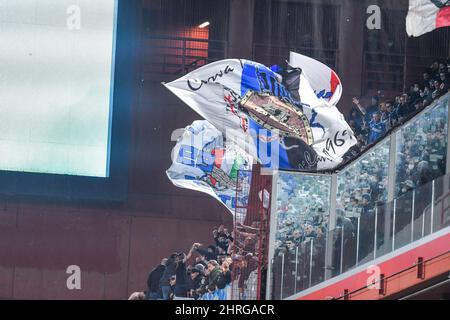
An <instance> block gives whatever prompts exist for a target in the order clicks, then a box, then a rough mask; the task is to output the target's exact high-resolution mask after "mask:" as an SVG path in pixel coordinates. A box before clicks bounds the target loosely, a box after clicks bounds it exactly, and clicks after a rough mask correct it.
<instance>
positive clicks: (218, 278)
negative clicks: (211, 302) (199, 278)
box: [208, 260, 223, 293]
mask: <svg viewBox="0 0 450 320" xmlns="http://www.w3.org/2000/svg"><path fill="white" fill-rule="evenodd" d="M208 270H209V276H208V278H209V279H208V291H209V292H211V293H212V292H214V291H216V290H217V289H218V288H219V286H220V285H221V284H222V283H223V279H222V277H223V272H222V269H221V268H220V266H219V264H218V263H217V261H216V260H210V261H209V262H208Z"/></svg>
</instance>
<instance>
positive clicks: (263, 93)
mask: <svg viewBox="0 0 450 320" xmlns="http://www.w3.org/2000/svg"><path fill="white" fill-rule="evenodd" d="M274 70H276V71H277V72H275V71H274ZM164 85H165V86H166V87H167V88H168V89H169V90H170V91H171V92H173V93H174V94H175V95H176V96H178V97H179V98H180V99H181V100H182V101H183V102H185V103H186V104H187V105H188V106H189V107H191V108H192V109H193V110H194V111H196V112H197V113H198V114H199V115H200V116H201V117H202V118H204V119H205V120H206V121H196V122H194V123H193V124H192V125H191V126H189V127H187V128H186V130H185V133H184V134H183V136H182V137H181V138H180V140H179V141H178V143H177V145H176V146H175V148H174V151H173V159H172V160H173V165H172V166H171V167H170V169H169V170H168V171H167V174H168V177H169V179H170V180H171V181H172V182H173V183H174V184H175V185H176V186H179V187H183V188H187V189H193V190H197V191H201V192H204V193H207V194H210V195H211V196H213V197H215V198H216V199H218V200H220V201H221V202H222V203H223V204H225V205H226V206H227V208H228V209H229V210H230V211H231V212H233V213H234V211H235V206H236V204H238V207H241V205H240V204H239V203H241V204H244V203H245V201H246V200H247V199H245V196H246V195H245V192H244V193H243V198H242V199H236V194H237V193H236V191H239V190H236V188H237V185H236V180H237V178H238V177H237V176H236V173H235V172H236V170H251V165H252V162H253V160H255V161H258V162H259V163H260V164H261V165H262V166H263V167H266V168H269V169H273V170H277V169H287V170H298V171H306V172H317V171H320V170H327V169H332V168H334V167H336V166H337V165H338V164H340V162H341V161H342V156H343V155H344V154H345V153H346V152H347V151H348V149H349V148H350V147H352V146H353V145H354V144H355V143H356V139H355V137H354V134H353V132H352V130H351V129H350V127H349V125H348V124H347V122H346V121H345V119H344V117H343V115H342V114H341V113H340V112H339V111H338V109H337V108H336V103H337V102H338V101H339V99H340V97H341V95H342V84H341V81H340V80H339V77H338V76H337V74H336V73H335V72H334V71H333V70H331V69H330V68H329V67H327V66H325V65H324V64H322V63H320V62H318V61H316V60H314V59H311V58H309V57H306V56H303V55H300V54H296V53H291V56H290V63H289V64H288V66H287V67H286V68H284V69H281V70H279V68H268V67H266V66H264V65H262V64H259V63H256V62H253V61H249V60H241V59H229V60H222V61H217V62H214V63H211V64H208V65H206V66H203V67H201V68H199V69H197V70H195V71H193V72H191V73H189V74H187V75H185V76H183V77H181V78H179V79H177V80H175V81H172V82H170V83H167V84H164ZM205 156H206V159H207V160H209V161H207V162H208V163H207V164H206V163H205V159H204V157H205ZM225 160H226V161H225ZM248 180H249V179H247V182H248V183H249V181H248ZM248 189H249V188H248ZM238 194H239V192H238ZM244 213H245V212H244Z"/></svg>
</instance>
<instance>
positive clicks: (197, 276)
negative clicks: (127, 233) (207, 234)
mask: <svg viewBox="0 0 450 320" xmlns="http://www.w3.org/2000/svg"><path fill="white" fill-rule="evenodd" d="M258 233H259V226H258V223H253V224H252V225H251V226H245V225H243V224H241V223H237V225H236V226H235V231H233V232H229V231H228V230H227V228H225V227H224V226H223V225H221V226H219V227H218V228H215V229H214V230H213V232H212V234H213V238H214V244H211V245H209V246H207V247H205V246H203V245H202V244H201V243H194V244H193V245H192V246H191V248H190V250H189V251H188V253H187V254H186V253H184V252H174V253H172V254H171V255H170V256H169V257H167V258H164V259H162V260H161V262H160V264H158V265H157V266H156V267H155V268H154V269H153V270H151V272H150V274H149V276H148V280H147V290H145V291H144V292H135V293H133V294H132V295H131V296H130V298H129V299H131V300H230V299H239V298H245V299H252V298H253V299H254V298H255V296H256V277H257V274H256V272H257V269H258V254H257V253H258V246H259V245H260V244H259V243H260V242H259V240H258V238H259V237H258V236H257V235H258ZM235 235H236V236H235ZM232 281H234V284H233V286H234V287H235V288H233V289H235V292H232V288H231V287H232Z"/></svg>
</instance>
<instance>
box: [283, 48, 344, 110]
mask: <svg viewBox="0 0 450 320" xmlns="http://www.w3.org/2000/svg"><path fill="white" fill-rule="evenodd" d="M289 62H290V65H291V66H293V67H297V68H301V69H302V71H303V74H304V75H305V78H306V79H307V80H308V82H309V84H310V85H311V88H312V89H313V90H314V92H315V93H316V95H317V97H318V98H320V99H325V100H326V101H328V102H329V103H330V104H331V105H336V104H337V103H338V102H339V100H340V99H341V96H342V83H341V79H339V77H338V75H337V74H336V72H334V71H333V70H332V69H331V68H329V67H327V66H326V65H324V64H323V63H321V62H320V61H317V60H315V59H312V58H310V57H307V56H304V55H302V54H299V53H295V52H291V55H290V61H289Z"/></svg>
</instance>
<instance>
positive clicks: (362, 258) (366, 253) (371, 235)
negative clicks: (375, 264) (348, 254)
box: [357, 207, 376, 265]
mask: <svg viewBox="0 0 450 320" xmlns="http://www.w3.org/2000/svg"><path fill="white" fill-rule="evenodd" d="M375 212H376V210H375V207H365V208H363V210H362V212H361V215H360V216H359V217H358V220H359V221H358V226H359V232H358V233H357V236H358V239H357V248H358V252H357V254H358V265H360V264H364V263H366V262H368V261H371V260H373V252H374V239H375Z"/></svg>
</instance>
